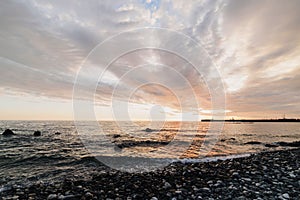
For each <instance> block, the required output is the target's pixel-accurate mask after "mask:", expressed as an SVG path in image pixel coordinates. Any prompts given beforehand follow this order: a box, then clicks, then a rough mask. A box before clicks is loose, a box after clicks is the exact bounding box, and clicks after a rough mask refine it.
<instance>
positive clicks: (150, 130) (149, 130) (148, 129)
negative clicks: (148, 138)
mask: <svg viewBox="0 0 300 200" xmlns="http://www.w3.org/2000/svg"><path fill="white" fill-rule="evenodd" d="M145 131H146V132H152V131H153V130H152V129H151V128H146V130H145Z"/></svg>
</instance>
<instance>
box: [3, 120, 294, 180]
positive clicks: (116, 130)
mask: <svg viewBox="0 0 300 200" xmlns="http://www.w3.org/2000/svg"><path fill="white" fill-rule="evenodd" d="M214 123H217V122H214ZM99 124H100V127H101V128H102V131H101V130H100V129H99V127H93V126H90V124H89V123H87V122H81V123H79V124H77V125H78V127H77V128H78V130H79V132H77V130H76V127H75V125H74V122H70V121H69V122H68V121H66V122H62V121H30V122H29V121H1V122H0V132H3V131H4V130H5V129H7V128H10V129H12V130H13V131H14V132H15V133H16V134H17V135H15V136H12V137H3V136H0V185H3V184H7V183H9V182H13V181H25V180H26V181H28V182H30V181H36V180H45V181H46V180H47V181H48V180H54V179H57V178H59V177H62V176H67V175H68V174H72V175H74V174H75V175H76V176H82V177H86V176H88V174H90V173H91V171H95V172H99V171H101V170H105V168H104V166H102V165H101V164H99V163H97V162H95V160H94V159H93V156H105V157H120V156H121V157H122V156H123V157H140V158H148V157H150V158H166V159H182V161H184V162H186V161H187V160H188V159H195V158H203V157H216V156H228V155H241V154H246V153H254V152H260V151H264V150H275V149H281V148H286V147H274V148H267V147H265V146H264V144H270V143H274V142H281V141H283V142H293V141H299V140H300V123H252V124H250V123H240V124H237V123H236V124H234V123H225V124H224V127H223V129H222V132H217V131H215V130H211V129H210V124H209V123H191V122H184V123H179V122H166V123H165V124H163V123H158V122H157V123H149V122H134V123H130V122H122V123H119V124H116V123H113V122H100V123H99ZM148 127H150V128H151V130H150V131H148V132H147V131H145V129H146V128H148ZM35 130H40V131H42V136H41V137H34V136H33V132H34V131H35ZM56 132H60V133H61V134H60V135H56V134H55V133H56ZM251 141H256V142H260V143H261V144H254V145H253V144H245V143H247V142H251ZM204 147H205V148H204ZM206 160H207V159H206Z"/></svg>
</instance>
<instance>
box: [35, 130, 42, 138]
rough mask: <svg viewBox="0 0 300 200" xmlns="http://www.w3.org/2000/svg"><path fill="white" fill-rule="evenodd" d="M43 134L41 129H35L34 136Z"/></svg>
mask: <svg viewBox="0 0 300 200" xmlns="http://www.w3.org/2000/svg"><path fill="white" fill-rule="evenodd" d="M41 135H42V133H41V131H34V133H33V136H36V137H37V136H41Z"/></svg>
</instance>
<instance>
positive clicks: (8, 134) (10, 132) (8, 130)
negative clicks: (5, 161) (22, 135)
mask: <svg viewBox="0 0 300 200" xmlns="http://www.w3.org/2000/svg"><path fill="white" fill-rule="evenodd" d="M2 135H3V136H12V135H15V134H14V132H13V131H12V130H10V129H6V130H5V131H4V132H3V133H2Z"/></svg>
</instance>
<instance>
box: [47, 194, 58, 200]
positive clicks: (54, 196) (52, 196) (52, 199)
mask: <svg viewBox="0 0 300 200" xmlns="http://www.w3.org/2000/svg"><path fill="white" fill-rule="evenodd" d="M54 199H57V195H56V194H50V195H49V196H48V197H47V200H54Z"/></svg>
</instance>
